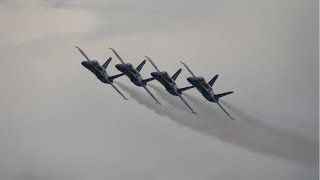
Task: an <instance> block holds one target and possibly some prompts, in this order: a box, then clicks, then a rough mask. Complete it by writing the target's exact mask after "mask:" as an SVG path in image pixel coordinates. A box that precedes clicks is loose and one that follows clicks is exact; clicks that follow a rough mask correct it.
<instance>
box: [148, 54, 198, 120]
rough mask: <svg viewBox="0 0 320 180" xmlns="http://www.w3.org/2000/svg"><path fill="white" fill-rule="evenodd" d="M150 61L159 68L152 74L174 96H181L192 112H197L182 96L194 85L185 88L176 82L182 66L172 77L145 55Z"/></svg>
mask: <svg viewBox="0 0 320 180" xmlns="http://www.w3.org/2000/svg"><path fill="white" fill-rule="evenodd" d="M145 57H146V58H147V59H148V60H149V61H150V63H151V64H152V65H153V67H154V68H155V69H156V70H157V72H152V73H151V76H152V77H153V78H154V79H156V80H157V81H159V82H160V83H161V84H162V85H163V86H164V87H165V88H166V90H167V91H168V92H169V93H170V94H171V95H174V96H179V97H180V98H181V100H182V101H183V102H184V103H185V104H186V105H187V106H188V108H189V109H190V110H191V111H192V113H194V114H197V113H196V112H195V111H194V110H193V109H192V108H191V107H190V105H189V104H188V103H187V101H186V100H185V99H184V98H183V97H182V92H183V91H186V90H188V89H191V88H194V86H188V87H185V88H178V86H177V84H176V83H175V80H176V79H177V77H178V76H179V74H180V73H181V71H182V69H181V68H180V69H179V70H178V71H177V72H176V73H175V74H174V75H173V76H172V77H170V76H169V74H168V73H167V72H166V71H160V70H159V69H158V67H157V66H156V65H155V64H154V62H153V61H152V60H151V59H150V58H149V57H148V56H145Z"/></svg>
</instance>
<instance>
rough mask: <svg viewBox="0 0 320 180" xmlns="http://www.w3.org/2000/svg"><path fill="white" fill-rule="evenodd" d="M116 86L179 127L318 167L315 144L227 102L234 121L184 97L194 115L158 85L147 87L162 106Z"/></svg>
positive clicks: (199, 100) (203, 102) (135, 92)
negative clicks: (194, 112) (150, 88)
mask: <svg viewBox="0 0 320 180" xmlns="http://www.w3.org/2000/svg"><path fill="white" fill-rule="evenodd" d="M118 85H119V86H120V87H121V88H122V89H123V90H125V91H127V92H128V93H129V94H130V96H131V97H132V98H134V99H135V100H136V101H137V102H138V103H140V104H141V105H143V106H145V107H147V108H148V109H151V110H153V111H154V112H155V113H157V114H158V115H160V116H166V117H168V118H170V119H171V120H173V121H174V122H176V123H177V124H179V125H183V126H186V127H188V128H191V129H193V130H195V131H197V132H200V133H202V134H205V135H209V136H213V137H216V138H218V139H220V140H221V141H223V142H227V143H231V144H233V145H236V146H238V147H242V148H245V149H247V150H249V151H253V152H257V153H260V154H263V155H271V156H274V157H281V158H285V159H287V160H292V161H295V162H298V163H302V164H305V165H317V164H318V153H317V152H318V151H317V149H318V147H317V143H313V142H311V141H309V140H307V139H305V138H302V137H300V136H297V135H295V134H292V133H290V132H285V131H283V130H280V129H277V128H275V127H273V126H271V125H267V124H265V123H263V122H262V121H261V120H259V119H257V118H254V117H252V116H250V115H248V114H247V113H245V112H244V111H241V110H239V108H235V107H234V106H232V105H230V104H228V103H226V102H223V103H224V105H225V106H227V107H228V108H229V109H230V110H231V112H232V113H236V115H237V116H236V120H235V121H233V120H230V119H229V118H227V117H226V115H225V114H224V113H223V112H222V111H220V109H218V108H217V106H215V105H214V104H212V103H208V102H206V100H204V99H200V98H195V97H193V96H190V95H185V96H186V97H187V99H188V100H189V101H190V102H192V105H193V108H194V109H195V110H196V112H197V113H198V115H193V114H192V113H191V112H189V111H188V108H187V107H185V105H184V104H183V103H182V102H180V100H179V98H176V97H173V96H171V95H170V94H168V93H167V92H166V91H165V90H162V89H161V88H159V87H157V86H154V85H150V86H151V87H152V88H153V89H154V90H155V91H157V95H158V96H159V97H161V99H162V101H161V103H162V105H158V104H156V103H154V102H153V101H152V99H147V98H145V94H144V93H142V92H140V91H137V90H135V89H132V88H130V87H129V86H127V85H125V84H122V83H118ZM164 101H165V102H167V103H168V104H165V103H164Z"/></svg>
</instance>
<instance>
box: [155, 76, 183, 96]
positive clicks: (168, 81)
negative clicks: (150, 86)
mask: <svg viewBox="0 0 320 180" xmlns="http://www.w3.org/2000/svg"><path fill="white" fill-rule="evenodd" d="M151 76H152V77H153V78H154V79H156V80H158V81H159V82H160V83H161V84H162V85H163V86H164V87H165V88H166V90H167V91H168V92H169V93H170V94H172V95H174V96H178V95H181V94H182V93H181V92H180V91H179V90H178V86H177V84H176V83H175V82H174V80H173V79H172V78H171V77H170V76H169V75H168V73H167V72H166V71H163V72H152V73H151Z"/></svg>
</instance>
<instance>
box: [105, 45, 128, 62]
mask: <svg viewBox="0 0 320 180" xmlns="http://www.w3.org/2000/svg"><path fill="white" fill-rule="evenodd" d="M109 49H111V51H112V52H113V53H114V54H115V55H116V56H117V58H118V59H119V60H120V61H121V62H122V64H125V63H124V61H123V59H122V58H121V57H120V55H119V54H118V53H117V51H116V50H115V49H112V48H109Z"/></svg>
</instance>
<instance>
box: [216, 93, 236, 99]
mask: <svg viewBox="0 0 320 180" xmlns="http://www.w3.org/2000/svg"><path fill="white" fill-rule="evenodd" d="M232 93H233V91H229V92H225V93H221V94H216V95H215V97H216V98H217V99H219V98H222V97H223V96H226V95H229V94H232Z"/></svg>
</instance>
